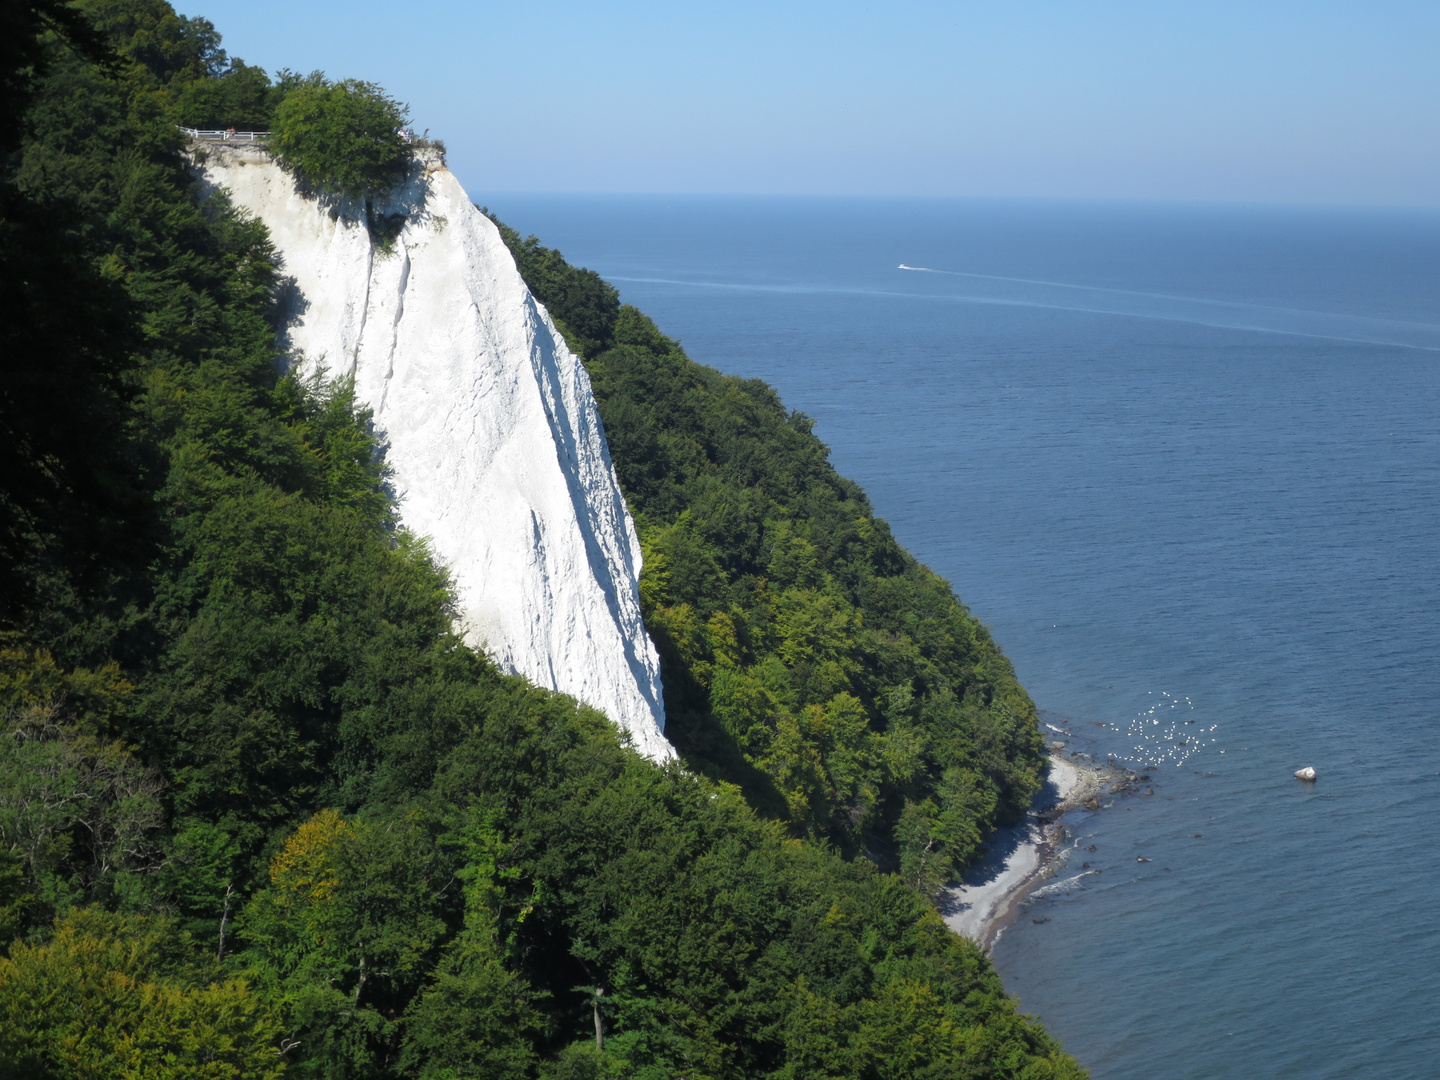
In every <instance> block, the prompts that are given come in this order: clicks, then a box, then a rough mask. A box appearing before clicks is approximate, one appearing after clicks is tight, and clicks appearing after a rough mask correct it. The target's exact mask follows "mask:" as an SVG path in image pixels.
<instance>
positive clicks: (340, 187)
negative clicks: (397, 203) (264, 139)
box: [270, 79, 409, 198]
mask: <svg viewBox="0 0 1440 1080" xmlns="http://www.w3.org/2000/svg"><path fill="white" fill-rule="evenodd" d="M408 122H409V116H408V106H405V105H402V104H400V103H399V102H397V101H396V100H395V99H394V98H392V97H390V96H389V95H388V94H386V93H385V91H384V90H382V89H381V88H380V87H379V86H377V85H375V84H374V83H368V82H361V81H360V80H359V79H346V80H344V81H343V82H338V83H329V82H323V81H322V82H316V83H307V84H305V85H301V86H299V87H297V88H296V89H294V90H292V91H291V92H290V93H289V94H288V95H287V96H286V98H285V100H284V101H282V102H281V103H280V107H279V108H278V109H276V110H275V130H274V133H273V134H272V135H271V138H270V148H271V150H273V151H274V153H275V156H276V160H277V161H279V163H280V165H281V167H282V168H284V169H285V170H286V171H288V172H290V173H292V174H293V175H294V176H295V178H296V180H297V181H298V182H299V183H300V184H301V185H303V186H305V187H308V188H310V189H312V190H314V191H324V192H328V193H331V194H335V195H341V196H345V197H349V198H364V197H367V196H371V195H380V194H384V193H385V192H387V191H389V190H391V189H392V188H394V187H395V185H396V184H398V183H399V182H400V181H401V180H403V179H404V178H405V168H406V163H407V161H408V160H409V149H408V147H407V146H406V144H405V140H404V139H403V138H402V137H401V135H400V131H401V129H403V128H404V127H405V126H406V124H407V123H408Z"/></svg>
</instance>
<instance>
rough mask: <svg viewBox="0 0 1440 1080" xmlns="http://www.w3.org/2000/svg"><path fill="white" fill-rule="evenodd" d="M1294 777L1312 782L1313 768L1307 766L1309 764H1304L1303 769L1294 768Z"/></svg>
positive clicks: (1313, 777) (1313, 776) (1313, 778)
mask: <svg viewBox="0 0 1440 1080" xmlns="http://www.w3.org/2000/svg"><path fill="white" fill-rule="evenodd" d="M1295 779H1296V780H1308V781H1311V782H1312V783H1313V782H1314V780H1315V770H1314V769H1313V768H1312V767H1311V766H1309V765H1306V766H1305V768H1303V769H1296V770H1295Z"/></svg>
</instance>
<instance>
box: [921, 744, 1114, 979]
mask: <svg viewBox="0 0 1440 1080" xmlns="http://www.w3.org/2000/svg"><path fill="white" fill-rule="evenodd" d="M1110 779H1111V777H1110V776H1109V770H1107V768H1106V767H1105V766H1103V765H1101V766H1097V765H1093V764H1089V763H1080V762H1077V761H1073V760H1071V759H1069V758H1063V757H1061V756H1060V755H1059V754H1058V753H1055V752H1053V751H1052V753H1051V754H1050V775H1049V776H1048V777H1046V779H1045V786H1044V787H1042V788H1041V789H1040V791H1039V793H1038V794H1037V795H1036V796H1035V799H1034V801H1033V802H1032V803H1031V804H1030V810H1029V812H1028V813H1027V814H1026V815H1025V820H1024V821H1022V822H1020V823H1018V824H1016V825H1009V826H1006V827H1005V828H1003V829H997V830H996V831H995V833H994V835H992V836H991V837H990V839H989V841H988V842H987V843H986V845H985V848H986V851H985V857H984V858H983V859H981V860H980V861H979V862H978V863H976V864H975V865H974V866H972V867H970V869H969V870H967V871H965V873H964V875H963V876H962V878H961V880H960V881H958V882H954V883H952V884H951V885H949V886H948V887H947V888H946V890H945V892H944V894H943V896H942V898H941V901H940V905H939V908H940V914H941V915H942V916H943V917H944V919H945V925H947V926H948V927H950V929H951V930H953V931H955V933H957V934H959V935H960V936H961V937H967V938H969V939H970V940H972V941H974V942H976V943H977V944H978V945H979V946H980V947H981V948H982V949H984V950H985V951H986V952H989V951H990V947H991V945H993V944H994V943H995V939H996V938H997V937H999V935H1000V931H1002V930H1003V929H1005V927H1006V926H1008V925H1010V923H1011V922H1013V921H1014V919H1015V916H1016V914H1017V913H1018V912H1019V909H1020V906H1021V905H1022V904H1023V903H1024V902H1025V901H1026V900H1027V899H1028V898H1029V897H1030V894H1031V893H1032V892H1033V891H1034V890H1035V887H1036V886H1037V885H1039V884H1040V883H1041V882H1042V881H1044V880H1045V879H1046V878H1047V877H1049V876H1050V872H1051V871H1052V870H1053V869H1054V866H1055V861H1056V849H1057V846H1058V845H1059V843H1060V841H1061V840H1063V838H1064V834H1065V827H1064V825H1063V824H1062V823H1061V819H1062V818H1063V817H1064V816H1065V814H1066V813H1068V812H1069V811H1071V810H1078V809H1084V808H1088V807H1089V806H1094V805H1095V801H1096V799H1097V798H1098V796H1099V795H1100V794H1101V793H1102V792H1104V790H1105V788H1106V785H1107V784H1108V783H1109V782H1110ZM1087 804H1088V806H1087Z"/></svg>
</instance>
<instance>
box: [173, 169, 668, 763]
mask: <svg viewBox="0 0 1440 1080" xmlns="http://www.w3.org/2000/svg"><path fill="white" fill-rule="evenodd" d="M207 149H208V151H209V152H208V154H207V157H206V160H205V162H204V163H203V165H202V166H201V172H202V177H203V179H204V181H206V182H208V183H209V184H212V185H215V186H217V187H224V188H227V189H228V190H229V192H230V196H231V198H232V200H233V201H234V203H235V205H236V206H237V207H239V208H241V209H242V210H245V211H247V212H249V213H251V214H253V215H255V216H256V217H258V218H259V219H260V220H261V221H263V222H264V223H265V224H266V226H268V227H269V230H270V235H271V237H272V239H273V240H274V243H275V246H276V248H277V250H278V251H279V253H280V255H281V257H282V259H283V263H282V266H281V273H282V274H283V275H285V276H286V277H288V278H290V279H293V283H294V288H293V289H292V290H291V291H290V294H289V300H288V301H287V305H288V314H289V315H290V323H289V328H288V341H287V342H286V344H287V345H288V346H289V347H290V348H291V349H292V351H294V352H295V353H296V354H297V355H300V354H303V361H302V363H303V364H304V366H305V367H306V369H307V370H313V369H314V368H315V367H316V366H317V365H323V366H324V367H325V368H326V370H327V372H328V374H329V376H330V377H335V376H340V375H353V376H354V377H355V390H356V395H357V397H358V398H359V400H360V402H361V403H363V404H364V405H367V406H368V407H369V408H371V409H372V410H373V411H374V418H375V427H376V429H377V431H378V433H379V434H380V435H381V437H382V439H383V440H384V443H385V444H386V446H387V450H386V462H387V464H388V465H389V466H390V468H391V469H392V470H393V477H392V482H393V484H394V487H395V490H396V493H397V496H398V505H399V513H400V519H401V521H402V522H403V523H404V524H405V525H406V527H408V528H409V529H410V530H411V531H412V532H414V533H416V534H418V535H420V536H425V537H429V538H430V541H431V545H432V550H433V552H434V554H435V556H436V558H437V560H438V561H439V562H440V563H442V564H443V565H444V566H446V567H447V568H448V569H449V571H450V573H451V575H452V578H453V582H454V588H455V592H456V595H457V600H458V607H459V612H460V617H461V620H462V621H461V628H462V630H463V632H464V633H465V636H466V639H467V640H468V641H470V642H471V643H472V644H473V645H476V646H477V647H480V648H483V649H484V650H485V651H486V652H487V653H488V654H489V655H490V656H491V657H493V658H494V660H495V661H496V662H497V663H498V664H499V665H500V666H501V667H502V668H503V669H505V670H507V671H511V672H519V673H520V674H522V675H525V676H527V677H528V678H529V679H531V680H532V681H533V682H535V683H537V684H539V685H540V686H544V687H548V688H550V689H553V690H559V691H562V692H564V693H566V694H571V695H573V696H574V697H576V698H578V699H580V700H581V701H583V702H585V703H587V704H589V705H593V706H594V707H596V708H598V709H600V710H601V711H602V712H604V713H605V714H606V715H607V716H609V717H610V718H611V719H612V720H614V721H616V722H617V723H618V724H619V725H620V726H621V727H622V728H623V729H624V730H626V731H627V732H629V733H630V735H631V737H632V738H633V739H634V743H635V746H636V748H637V749H638V750H639V751H641V752H642V753H644V754H645V755H646V756H647V757H650V758H652V759H655V760H661V761H663V760H668V759H670V758H672V757H673V756H674V750H673V749H672V748H671V746H670V744H669V743H668V742H667V741H666V739H665V736H664V734H663V731H664V726H665V712H664V702H663V699H662V697H661V687H660V661H659V657H658V656H657V654H656V652H655V647H654V645H653V644H652V643H651V641H650V638H649V635H648V634H647V633H646V631H645V626H644V623H643V622H642V620H641V617H640V597H639V589H638V581H639V576H640V543H639V539H638V538H637V536H636V533H635V525H634V522H633V521H632V520H631V518H630V513H629V510H628V509H627V508H626V506H625V500H624V498H623V496H622V495H621V493H620V487H619V483H618V482H617V480H616V477H615V469H614V467H613V466H612V465H611V462H610V452H609V449H608V447H607V446H606V443H605V436H604V432H603V430H602V428H601V424H600V417H599V413H598V412H597V410H596V406H595V399H594V397H593V395H592V394H591V391H590V379H589V376H588V375H587V374H586V372H585V369H584V367H583V366H582V364H581V363H580V360H579V359H578V358H577V357H576V356H575V355H574V354H573V353H572V352H571V351H570V350H569V349H568V348H567V347H566V345H565V342H564V339H563V338H562V337H561V336H560V334H559V332H558V331H557V330H556V329H555V324H554V322H553V321H552V320H551V318H550V316H549V314H548V313H546V311H545V309H544V308H543V307H542V306H540V304H538V303H537V302H536V301H535V299H534V297H532V296H531V295H530V291H529V290H528V289H527V288H526V287H525V283H524V282H523V281H522V280H521V278H520V274H519V272H518V271H517V270H516V268H515V261H514V259H512V258H511V256H510V252H509V251H508V250H507V249H506V247H505V244H504V242H503V241H502V240H501V238H500V233H499V230H497V229H496V227H495V225H494V224H493V223H492V222H491V221H490V220H489V219H488V218H486V217H485V216H484V215H483V214H481V213H480V212H479V211H478V210H477V209H475V206H474V205H473V204H472V203H471V201H470V199H469V197H468V196H467V195H466V194H465V192H464V190H463V189H462V188H461V187H460V184H459V182H458V181H457V180H456V179H455V177H454V176H453V175H452V174H451V173H450V172H449V170H448V169H446V168H445V166H444V163H443V161H442V160H441V159H440V158H439V156H438V155H433V154H432V155H431V156H430V157H429V158H427V159H425V160H424V162H423V167H418V168H416V170H415V171H414V174H413V175H412V177H411V179H410V180H409V181H407V182H406V184H405V185H403V186H402V187H401V188H399V189H397V190H396V191H395V192H393V193H392V194H391V195H390V196H389V197H387V198H384V199H377V200H374V203H373V208H372V213H373V214H374V215H375V218H376V219H379V218H383V217H386V216H389V215H392V214H404V215H405V219H404V223H403V225H402V226H401V227H400V228H399V231H398V234H397V235H396V237H395V240H394V248H393V251H391V252H389V253H386V252H383V251H381V250H379V249H378V248H377V247H376V245H375V244H374V243H373V242H372V240H371V236H370V231H369V229H368V228H367V226H366V220H365V207H364V205H363V203H359V202H354V201H350V202H341V203H338V204H336V205H337V208H338V209H339V211H340V213H339V214H338V215H333V216H332V213H331V212H330V210H328V209H326V208H324V207H322V206H321V205H319V204H318V203H317V202H315V201H314V200H312V199H307V198H305V197H303V196H302V195H300V194H299V193H298V192H297V191H296V190H295V185H294V183H293V182H292V181H291V179H290V177H289V176H288V175H286V174H285V173H284V172H283V171H282V170H281V169H280V168H279V166H277V165H275V164H274V163H273V162H272V161H271V159H270V157H269V155H268V154H266V153H265V151H264V150H263V149H262V148H259V147H253V148H251V147H247V148H238V147H237V148H220V147H213V148H207ZM396 220H397V223H398V219H396Z"/></svg>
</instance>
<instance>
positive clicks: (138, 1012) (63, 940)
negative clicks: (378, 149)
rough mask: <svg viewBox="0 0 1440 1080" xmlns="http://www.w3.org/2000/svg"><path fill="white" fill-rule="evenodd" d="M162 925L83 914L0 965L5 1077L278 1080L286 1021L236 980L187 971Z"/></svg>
mask: <svg viewBox="0 0 1440 1080" xmlns="http://www.w3.org/2000/svg"><path fill="white" fill-rule="evenodd" d="M179 945H180V947H179V948H177V942H176V935H175V929H174V927H173V925H171V924H169V923H167V922H166V921H165V920H161V919H147V918H143V917H137V916H130V917H126V916H120V915H112V914H110V913H108V912H104V911H100V910H98V909H94V908H91V909H87V910H83V911H77V912H75V913H74V914H72V915H70V916H69V917H67V918H65V919H62V920H60V921H59V922H57V923H56V924H55V936H54V938H53V939H52V940H51V941H50V942H48V943H46V944H43V945H30V944H25V943H17V944H16V945H15V946H14V947H13V948H12V950H11V952H10V956H9V957H8V958H5V959H0V1073H3V1074H4V1075H6V1076H18V1077H27V1078H34V1080H52V1078H53V1080H61V1078H62V1077H63V1078H65V1080H142V1078H143V1080H181V1078H182V1077H183V1078H187V1080H188V1078H192V1077H193V1078H202V1077H203V1078H204V1080H241V1078H244V1080H275V1078H278V1077H279V1076H281V1075H282V1074H283V1072H284V1063H283V1061H282V1059H281V1058H280V1056H279V1055H278V1054H277V1050H276V1047H275V1041H276V1037H277V1035H278V1034H279V1030H278V1025H277V1024H276V1022H275V1019H274V1017H273V1016H272V1015H271V1013H270V1010H269V1009H268V1008H267V1007H266V1006H265V1004H264V1003H263V1002H262V1001H261V1000H260V999H258V998H257V997H256V996H255V994H254V993H253V992H252V991H251V990H250V987H249V985H248V984H247V983H245V982H244V981H242V980H238V979H231V980H226V981H224V982H208V983H207V982H205V981H203V980H201V979H198V978H197V977H196V976H197V974H198V973H197V972H196V971H195V970H194V969H193V968H191V969H189V970H187V968H188V964H187V962H186V961H187V957H186V954H185V950H184V948H183V945H184V943H183V941H182V942H180V943H179Z"/></svg>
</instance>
